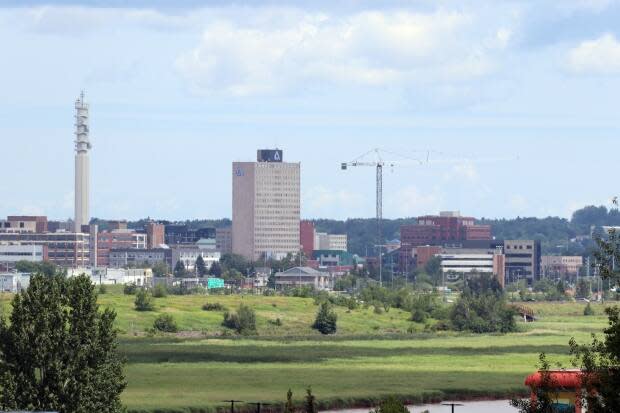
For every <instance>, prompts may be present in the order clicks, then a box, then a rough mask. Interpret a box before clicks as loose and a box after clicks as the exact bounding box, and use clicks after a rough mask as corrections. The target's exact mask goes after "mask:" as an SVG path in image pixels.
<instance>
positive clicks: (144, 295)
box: [134, 288, 153, 311]
mask: <svg viewBox="0 0 620 413" xmlns="http://www.w3.org/2000/svg"><path fill="white" fill-rule="evenodd" d="M134 304H135V307H136V310H137V311H153V297H152V296H151V294H149V292H148V291H147V290H146V289H144V288H140V289H139V290H138V292H137V293H136V299H135V301H134Z"/></svg>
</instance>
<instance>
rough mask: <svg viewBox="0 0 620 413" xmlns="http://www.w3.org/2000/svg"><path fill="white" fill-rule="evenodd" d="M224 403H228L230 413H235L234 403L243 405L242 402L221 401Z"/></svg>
mask: <svg viewBox="0 0 620 413" xmlns="http://www.w3.org/2000/svg"><path fill="white" fill-rule="evenodd" d="M222 401H223V402H224V403H230V413H235V403H243V400H222Z"/></svg>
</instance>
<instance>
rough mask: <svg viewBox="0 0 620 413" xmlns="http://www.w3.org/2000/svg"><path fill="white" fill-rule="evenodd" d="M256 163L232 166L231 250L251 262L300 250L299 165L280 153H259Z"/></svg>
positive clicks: (260, 151)
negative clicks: (286, 159) (287, 160)
mask: <svg viewBox="0 0 620 413" xmlns="http://www.w3.org/2000/svg"><path fill="white" fill-rule="evenodd" d="M257 158H258V162H233V165H232V184H233V191H232V192H233V194H232V195H233V199H232V201H233V202H232V204H233V211H232V215H233V224H232V247H233V248H232V249H233V252H234V253H235V254H240V255H243V256H244V257H246V258H247V259H249V260H252V261H258V260H260V259H261V258H263V257H273V258H277V259H279V258H283V257H285V256H286V255H287V254H289V253H292V254H296V253H298V252H299V250H300V238H299V231H300V228H299V210H300V164H299V163H287V162H282V151H280V150H259V152H258V157H257Z"/></svg>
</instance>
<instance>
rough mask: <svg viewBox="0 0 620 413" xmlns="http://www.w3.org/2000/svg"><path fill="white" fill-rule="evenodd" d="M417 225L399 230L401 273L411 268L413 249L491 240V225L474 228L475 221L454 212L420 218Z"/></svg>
mask: <svg viewBox="0 0 620 413" xmlns="http://www.w3.org/2000/svg"><path fill="white" fill-rule="evenodd" d="M417 221H418V222H417V224H414V225H403V226H402V227H400V243H401V253H400V266H401V271H404V270H405V268H406V267H407V268H411V266H410V265H411V262H410V260H412V259H413V254H412V249H413V248H415V247H418V246H423V245H431V246H433V245H434V246H437V245H459V243H461V242H463V241H476V240H490V239H491V226H490V225H476V224H475V218H472V217H463V216H461V215H460V214H459V213H458V212H455V211H447V212H440V213H439V215H425V216H421V217H418V220H417ZM408 260H409V261H408Z"/></svg>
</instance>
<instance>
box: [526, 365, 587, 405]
mask: <svg viewBox="0 0 620 413" xmlns="http://www.w3.org/2000/svg"><path fill="white" fill-rule="evenodd" d="M582 377H583V372H582V371H581V370H579V369H570V370H551V371H548V372H545V373H543V372H540V371H538V372H536V373H534V374H531V375H529V376H528V377H527V378H526V379H525V385H526V386H528V387H529V388H530V389H531V391H532V392H531V395H530V397H531V399H532V400H536V399H537V398H538V397H539V394H540V391H548V392H549V393H551V394H549V396H550V397H551V398H552V401H553V403H554V405H556V406H557V409H558V411H561V412H574V413H582V412H583V410H582V406H581V397H580V394H581V390H582V388H583V383H582Z"/></svg>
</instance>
